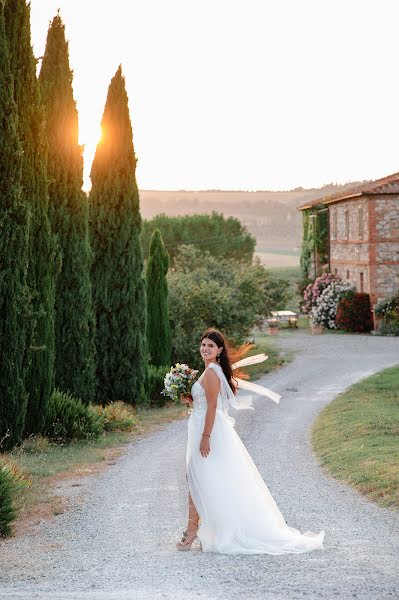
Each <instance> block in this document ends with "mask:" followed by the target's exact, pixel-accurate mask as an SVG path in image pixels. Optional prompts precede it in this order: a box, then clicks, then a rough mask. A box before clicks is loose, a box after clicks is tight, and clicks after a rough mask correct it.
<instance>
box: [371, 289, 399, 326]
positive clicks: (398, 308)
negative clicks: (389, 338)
mask: <svg viewBox="0 0 399 600" xmlns="http://www.w3.org/2000/svg"><path fill="white" fill-rule="evenodd" d="M374 312H375V314H376V315H377V317H380V318H382V319H387V320H389V321H398V322H399V291H398V292H397V293H396V294H395V295H394V296H391V297H390V298H387V299H386V300H381V301H380V302H378V304H376V307H375V309H374Z"/></svg>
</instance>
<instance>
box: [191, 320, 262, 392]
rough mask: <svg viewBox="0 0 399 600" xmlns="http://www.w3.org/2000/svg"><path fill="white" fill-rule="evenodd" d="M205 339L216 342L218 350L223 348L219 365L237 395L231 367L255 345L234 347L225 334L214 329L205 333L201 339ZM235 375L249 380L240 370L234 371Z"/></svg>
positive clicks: (246, 344) (248, 344) (211, 328)
mask: <svg viewBox="0 0 399 600" xmlns="http://www.w3.org/2000/svg"><path fill="white" fill-rule="evenodd" d="M205 338H208V339H210V340H212V342H215V344H216V345H217V346H218V348H223V350H222V351H221V353H220V355H219V357H218V363H219V365H220V366H221V367H222V369H223V373H224V374H225V377H226V379H227V381H228V383H229V386H230V387H231V389H232V390H233V392H234V393H235V392H236V386H235V385H234V383H233V381H235V379H234V376H233V369H232V368H231V365H232V364H234V363H235V362H237V361H238V360H240V359H241V358H243V357H244V356H245V355H246V354H247V353H248V352H249V350H251V349H252V348H253V347H254V346H255V344H251V343H250V342H246V343H245V344H242V345H241V346H238V347H233V346H231V345H230V344H229V342H228V341H227V339H226V338H225V337H224V335H223V333H221V332H220V331H219V330H218V329H215V328H214V327H210V328H209V329H207V330H206V331H205V332H204V334H203V335H202V337H201V342H202V340H203V339H205ZM234 374H235V375H237V376H239V377H241V378H242V379H248V377H249V375H247V373H243V372H241V371H239V369H234Z"/></svg>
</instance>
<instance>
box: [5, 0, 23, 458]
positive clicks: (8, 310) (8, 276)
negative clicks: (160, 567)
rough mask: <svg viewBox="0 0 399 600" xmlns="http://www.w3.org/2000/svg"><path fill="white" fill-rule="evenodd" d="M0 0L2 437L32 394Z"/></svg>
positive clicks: (8, 440) (18, 429)
mask: <svg viewBox="0 0 399 600" xmlns="http://www.w3.org/2000/svg"><path fill="white" fill-rule="evenodd" d="M13 96H14V85H13V77H12V74H11V69H10V58H9V51H8V44H7V37H6V31H5V19H4V4H3V2H0V148H1V152H0V443H1V450H4V449H8V448H11V447H12V446H13V445H15V444H16V443H18V442H20V441H21V439H22V433H23V428H24V424H25V413H26V403H27V395H26V390H25V385H24V382H25V378H26V345H27V319H26V317H27V312H28V302H29V294H28V290H27V285H26V279H27V270H28V257H29V210H28V207H27V205H26V204H25V202H24V199H23V196H22V193H21V191H22V190H21V169H22V157H23V155H22V147H21V144H20V142H19V137H18V131H17V107H16V104H15V102H14V97H13Z"/></svg>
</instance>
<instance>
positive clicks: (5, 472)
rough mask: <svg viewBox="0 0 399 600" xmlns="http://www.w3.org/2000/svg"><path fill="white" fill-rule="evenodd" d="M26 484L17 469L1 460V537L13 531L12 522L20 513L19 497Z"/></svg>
mask: <svg viewBox="0 0 399 600" xmlns="http://www.w3.org/2000/svg"><path fill="white" fill-rule="evenodd" d="M25 485H26V482H25V481H24V479H23V477H22V476H21V475H20V474H19V473H18V472H17V471H14V470H13V469H12V467H10V466H9V465H6V464H2V463H1V462H0V537H5V536H7V535H9V534H10V533H11V524H12V522H13V521H14V520H15V518H16V516H17V514H18V508H19V507H18V505H17V498H18V495H19V494H20V492H21V490H22V489H23V488H24V487H25Z"/></svg>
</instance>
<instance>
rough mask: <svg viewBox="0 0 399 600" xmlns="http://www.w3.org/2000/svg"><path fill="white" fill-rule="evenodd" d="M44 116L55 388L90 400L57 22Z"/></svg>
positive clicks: (86, 278)
mask: <svg viewBox="0 0 399 600" xmlns="http://www.w3.org/2000/svg"><path fill="white" fill-rule="evenodd" d="M39 82H40V89H41V95H42V99H43V103H44V107H45V113H46V137H47V143H48V169H47V170H48V178H49V181H50V185H49V197H50V202H49V214H50V220H51V225H52V228H53V231H54V232H55V233H56V234H57V239H58V241H59V244H60V247H61V253H62V268H61V272H60V274H59V276H58V278H57V286H56V300H55V334H56V335H55V340H56V348H55V387H57V388H60V389H62V390H70V391H71V393H72V394H73V395H75V396H78V397H79V398H81V399H82V401H83V402H85V403H89V402H91V401H92V400H93V399H94V387H95V360H94V312H93V306H92V298H91V282H90V267H91V250H90V244H89V230H88V202H87V197H86V194H84V193H83V192H82V189H81V188H82V183H83V157H82V152H83V146H80V145H79V144H78V112H77V110H76V103H75V100H74V98H73V91H72V71H71V69H70V66H69V52H68V44H67V41H66V39H65V26H64V25H63V23H62V21H61V18H60V16H59V15H57V16H55V17H54V19H53V21H52V23H51V25H50V28H49V31H48V35H47V43H46V50H45V53H44V57H43V61H42V66H41V70H40V76H39Z"/></svg>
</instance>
